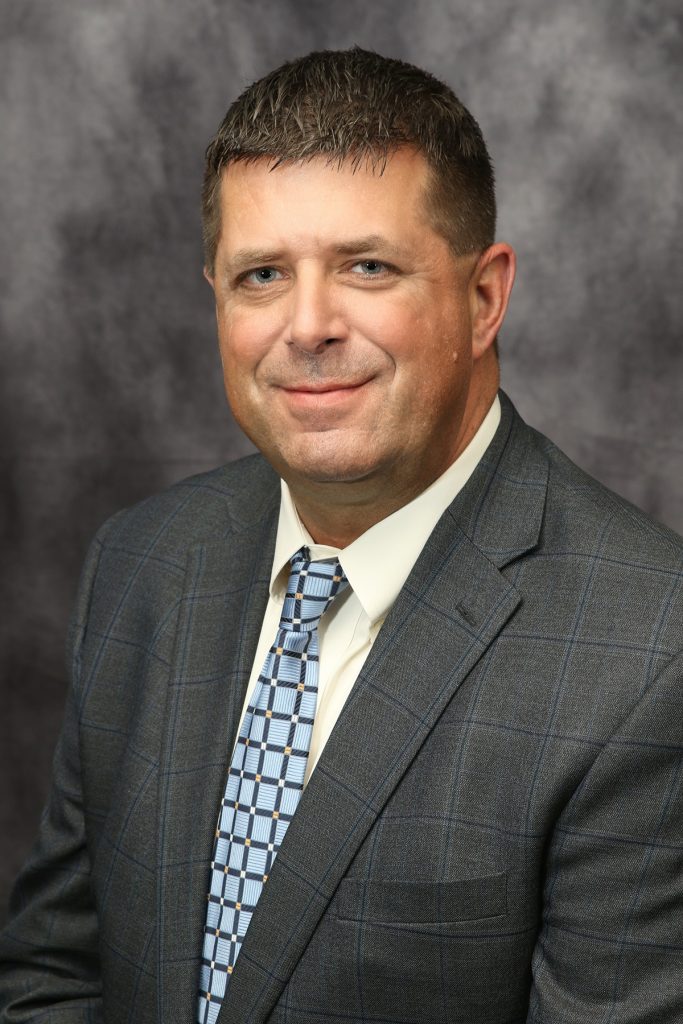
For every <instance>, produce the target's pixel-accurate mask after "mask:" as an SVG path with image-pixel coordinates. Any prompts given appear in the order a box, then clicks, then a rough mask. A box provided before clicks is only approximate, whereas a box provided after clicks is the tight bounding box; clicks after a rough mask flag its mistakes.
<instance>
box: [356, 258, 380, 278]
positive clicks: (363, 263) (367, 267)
mask: <svg viewBox="0 0 683 1024" xmlns="http://www.w3.org/2000/svg"><path fill="white" fill-rule="evenodd" d="M353 267H354V270H355V268H356V267H362V268H363V269H362V271H361V272H360V274H359V276H361V277H379V276H380V274H383V273H384V271H385V270H386V269H387V265H386V263H380V261H379V260H360V261H359V262H358V263H354V265H353Z"/></svg>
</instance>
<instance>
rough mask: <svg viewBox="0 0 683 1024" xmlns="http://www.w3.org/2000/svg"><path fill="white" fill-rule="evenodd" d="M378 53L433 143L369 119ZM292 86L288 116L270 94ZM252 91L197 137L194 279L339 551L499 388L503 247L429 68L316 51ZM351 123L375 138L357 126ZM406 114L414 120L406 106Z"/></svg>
mask: <svg viewBox="0 0 683 1024" xmlns="http://www.w3.org/2000/svg"><path fill="white" fill-rule="evenodd" d="M337 58H338V60H337ZM356 64H358V67H359V68H360V69H361V71H362V74H361V71H358V72H357V73H356V72H354V74H355V77H354V74H351V70H352V69H353V68H354V67H355V66H356ZM323 65H324V66H325V67H326V68H327V71H328V74H330V75H331V74H332V69H333V68H336V72H335V74H336V84H335V87H334V89H333V90H332V92H333V93H334V94H335V95H336V96H337V106H338V109H337V110H336V111H334V117H335V118H336V122H335V123H336V125H337V127H336V128H335V130H334V131H330V119H331V117H332V113H333V111H332V110H331V109H330V110H328V112H327V114H325V116H323V115H322V114H321V113H320V109H319V108H316V107H315V106H314V98H315V96H314V92H313V91H312V86H311V81H312V80H315V81H317V82H320V83H321V88H322V81H323V79H322V77H321V74H322V72H321V67H322V66H323ZM385 65H389V70H390V71H391V74H393V75H394V76H398V77H399V80H400V81H402V83H403V91H404V92H405V93H406V94H409V93H410V85H409V83H410V82H411V81H412V82H413V83H414V89H413V95H412V96H411V97H410V103H408V102H406V101H405V97H401V96H400V90H399V89H398V85H397V83H396V81H394V90H393V92H394V101H393V102H394V103H395V104H398V103H399V100H401V104H402V107H405V109H406V111H407V110H408V109H409V108H410V106H411V104H412V105H413V106H414V107H415V108H416V109H418V110H419V109H423V110H426V111H429V110H431V117H432V120H433V121H434V120H435V119H436V118H437V112H438V111H439V109H440V110H441V113H440V114H439V116H440V117H441V120H442V121H443V122H444V127H443V131H444V136H445V137H444V139H443V140H442V141H441V143H440V142H439V137H438V132H437V131H436V129H435V127H434V123H432V124H431V127H430V128H429V131H427V129H426V128H425V138H427V137H429V138H430V139H431V142H430V143H429V145H430V147H431V148H430V150H429V151H428V150H427V149H426V148H425V146H426V143H425V144H424V145H423V144H421V143H420V142H416V141H415V139H414V138H413V137H412V135H409V134H406V132H407V130H406V129H405V127H403V126H402V124H401V123H399V121H398V120H397V119H396V118H392V117H389V118H382V117H381V116H380V115H379V113H378V112H377V111H376V110H375V109H374V108H371V109H370V110H369V111H368V112H366V111H365V106H366V105H368V106H369V104H370V103H371V102H373V101H375V100H376V99H377V97H378V95H379V94H380V93H382V92H384V93H387V89H388V86H387V82H386V78H387V75H388V74H389V72H388V70H387V67H386V66H385ZM372 66H375V67H376V68H377V75H378V83H377V84H376V86H375V87H373V79H372V76H371V75H370V71H369V68H370V67H372ZM343 69H346V71H343ZM314 72H315V73H314ZM342 72H343V73H342ZM281 76H284V78H285V79H286V80H287V81H288V82H290V84H289V86H288V90H289V91H287V90H284V91H283V89H284V87H281V86H282V83H281V82H280V77H281ZM401 76H404V77H403V78H401ZM389 77H390V78H391V75H389ZM278 82H280V84H278ZM361 86H362V88H361ZM297 89H298V91H299V93H300V97H299V105H298V106H296V107H295V109H294V110H293V111H290V108H289V107H288V106H287V104H286V103H284V102H283V96H289V97H290V98H291V93H292V90H294V91H296V90H297ZM335 89H336V90H337V91H336V93H335ZM307 90H308V91H307ZM250 93H251V94H253V95H252V96H251V98H250V99H247V100H245V96H246V97H249V95H250ZM323 94H325V90H324V89H323ZM245 96H243V97H242V98H241V99H240V100H238V101H237V104H236V106H235V107H233V108H232V109H231V111H230V112H229V113H228V115H227V117H226V120H225V121H224V123H223V126H222V128H221V129H220V131H219V133H218V136H217V138H216V140H215V141H214V143H212V144H211V146H210V147H209V151H208V153H209V156H208V169H207V177H206V182H207V185H206V189H205V199H206V205H207V210H208V211H209V212H208V213H207V221H206V223H207V224H208V225H209V226H211V224H212V221H211V217H213V216H214V213H211V210H214V212H215V214H217V217H218V219H217V220H216V222H215V224H213V227H211V229H210V232H209V238H208V243H207V267H206V276H207V277H208V279H209V281H210V282H211V284H212V286H213V288H214V292H215V296H216V310H217V318H218V332H219V340H220V347H221V357H222V361H223V369H224V376H225V385H226V391H227V395H228V399H229V402H230V405H231V407H232V410H233V413H234V415H235V418H236V419H237V421H238V423H240V425H241V426H242V428H243V429H244V431H245V432H246V433H247V434H248V436H249V437H250V438H251V439H252V440H253V441H254V443H255V444H256V445H257V447H258V448H260V449H261V451H262V452H263V453H264V454H265V456H266V458H268V460H269V461H270V462H271V464H272V465H273V466H274V467H275V469H276V470H277V471H278V472H279V473H280V475H281V476H283V477H284V478H285V479H286V480H287V482H288V483H289V484H290V487H291V488H292V491H293V493H294V497H295V500H296V502H297V507H298V508H299V511H300V513H301V514H302V518H303V519H304V522H305V523H306V525H307V526H308V527H309V530H310V531H311V533H312V534H313V536H314V537H315V538H316V539H322V538H323V537H325V538H326V539H327V540H328V542H332V541H335V542H337V543H341V542H342V541H343V542H344V543H348V542H349V540H351V539H353V537H354V536H358V535H359V534H360V533H361V532H363V531H364V530H365V529H367V528H369V526H371V525H373V523H375V522H378V521H379V520H380V519H382V518H384V517H385V516H387V515H389V514H391V512H393V511H395V510H396V509H397V508H399V507H401V505H403V504H406V503H407V502H408V501H410V500H411V499H412V498H413V497H415V496H416V495H417V494H419V493H420V492H421V491H422V490H424V489H425V488H426V487H427V486H429V484H430V483H431V482H432V481H433V480H434V479H436V477H437V476H439V475H440V474H441V473H442V472H443V471H444V470H445V469H446V468H447V467H448V466H449V465H450V464H451V462H452V461H453V460H454V459H455V458H456V457H457V456H458V455H459V454H460V452H461V451H462V450H463V449H464V447H465V446H466V445H467V443H468V441H469V440H470V439H471V437H472V436H473V434H474V433H475V431H476V429H477V427H478V425H479V423H481V420H482V419H483V417H484V415H485V414H486V411H487V409H488V408H489V406H490V404H491V402H492V401H493V398H494V396H495V393H496V389H497V386H498V364H497V358H496V356H495V353H494V342H495V337H496V333H497V330H498V327H499V325H500V323H501V321H502V319H503V316H504V313H505V309H506V306H507V300H508V296H509V292H510V289H511V287H512V280H513V276H514V254H513V253H512V250H511V249H510V247H509V246H506V245H504V244H502V243H498V244H491V241H492V232H493V226H494V206H493V189H492V179H491V173H490V164H489V161H488V157H487V155H486V150H485V148H484V144H483V142H482V141H481V136H480V134H479V131H478V128H477V127H476V124H475V122H474V121H473V119H472V118H471V117H470V115H469V114H467V112H466V111H464V108H462V107H461V105H460V104H459V103H458V101H457V100H455V98H454V97H452V94H450V93H449V90H447V89H446V87H445V86H442V85H441V84H440V83H438V82H436V81H435V80H434V79H432V78H431V76H429V75H427V74H426V73H424V72H421V71H418V70H417V69H411V68H409V67H408V66H407V65H403V64H401V63H399V62H396V61H384V60H383V58H380V57H378V56H376V55H374V54H363V53H362V51H351V52H350V53H341V54H321V55H316V54H313V55H311V56H310V57H308V58H304V59H303V60H302V61H300V62H297V63H295V64H293V65H288V66H286V67H285V69H283V70H281V71H280V72H274V73H273V75H271V76H268V78H267V79H264V80H263V81H262V82H260V83H256V85H255V86H252V88H251V90H247V93H246V94H245ZM301 96H307V97H308V98H307V99H306V101H305V102H303V101H302V100H301ZM449 96H450V99H448V102H446V99H447V98H448V97H449ZM341 97H345V99H343V100H342V98H341ZM344 104H347V106H345V105H344ZM430 104H431V107H430ZM444 105H445V107H446V111H447V112H446V114H445V115H444V113H443V107H444ZM319 106H320V105H319ZM327 106H328V107H330V108H331V107H332V106H334V105H333V104H331V102H330V100H329V97H328V100H327ZM245 109H248V111H249V115H248V117H247V116H246V115H244V114H243V113H242V114H240V111H244V110H245ZM345 110H346V118H344V111H345ZM274 112H275V113H274ZM318 115H319V116H318ZM261 117H262V119H263V120H262V121H261ZM316 117H318V120H319V126H318V128H319V130H316V131H313V127H314V124H313V123H314V122H315V120H316ZM245 118H246V120H245ZM425 118H426V119H427V120H428V118H427V114H425ZM281 120H282V121H283V122H286V123H287V125H288V127H287V129H286V130H284V128H283V129H282V130H280V129H281V124H280V122H281ZM361 121H364V122H368V123H372V125H374V127H373V129H372V132H369V130H368V129H367V125H366V127H365V128H363V129H362V131H361V129H358V130H356V126H357V124H359V123H360V122H361ZM243 122H244V123H243ZM345 123H346V126H347V128H348V131H346V132H344V131H343V130H342V127H343V126H344V124H345ZM412 123H413V127H414V128H415V130H416V131H417V130H418V128H419V125H420V120H419V118H416V117H413V120H412ZM457 124H460V125H462V126H463V129H462V131H463V136H462V139H461V140H460V142H458V141H457ZM226 125H227V126H228V127H227V128H226ZM293 125H294V126H297V125H299V126H300V127H299V129H298V145H299V148H298V149H297V148H296V147H295V146H294V144H293V143H292V142H291V139H292V138H294V139H296V137H297V129H296V127H293ZM340 126H342V127H340ZM369 135H373V142H372V145H370V144H369V143H368V142H367V139H368V137H369ZM360 136H363V137H365V139H366V143H365V145H361V144H360V143H359V141H358V139H359V137H360ZM285 137H289V138H290V144H291V145H290V148H289V149H287V150H286V151H283V148H282V147H283V139H284V138H285ZM352 137H353V138H355V140H356V141H355V142H354V143H353V144H351V143H350V142H349V139H350V138H352ZM247 138H249V139H250V140H251V141H250V142H249V144H248V145H247V141H246V140H247ZM237 139H241V142H240V144H239V146H238V145H237V143H236V141H235V140H237ZM306 146H308V148H306ZM321 146H322V148H321ZM335 147H336V148H335ZM219 151H220V153H221V154H222V155H219ZM446 153H457V156H452V157H450V158H447V157H446V156H445V155H444V154H446ZM435 161H436V162H437V163H438V162H439V161H440V162H441V164H442V165H443V173H441V172H440V176H439V177H438V178H437V176H436V171H435ZM449 163H451V164H452V166H451V167H450V169H449V167H448V166H447V165H449ZM448 175H450V177H448ZM444 180H446V181H447V185H445V186H443V188H442V182H443V181H444ZM212 182H213V183H212ZM456 183H460V184H459V185H457V184H456ZM458 188H462V190H463V191H462V192H458V191H457V189H458ZM449 189H450V190H451V192H452V200H453V203H452V205H449V204H450V202H451V196H450V193H449ZM211 190H214V191H215V193H216V194H215V196H214V198H213V199H211V200H209V192H210V191H211ZM446 194H448V195H449V199H448V203H447V204H446V206H444V198H443V197H444V195H446ZM458 195H460V201H459V202H458V200H457V196H458ZM439 196H440V198H438V197H439ZM435 197H437V198H435ZM487 197H488V198H487ZM446 207H448V211H449V212H448V213H443V210H444V209H445V208H446Z"/></svg>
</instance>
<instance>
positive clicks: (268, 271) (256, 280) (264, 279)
mask: <svg viewBox="0 0 683 1024" xmlns="http://www.w3.org/2000/svg"><path fill="white" fill-rule="evenodd" d="M281 276H282V275H281V273H280V271H279V270H277V269H276V268H275V267H257V268H256V270H249V271H248V272H247V273H246V274H244V275H243V276H242V278H241V281H243V282H244V283H246V284H250V285H255V286H256V287H257V288H263V287H264V286H265V285H268V284H272V283H273V281H279V280H280V277H281Z"/></svg>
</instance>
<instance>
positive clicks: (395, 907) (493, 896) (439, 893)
mask: <svg viewBox="0 0 683 1024" xmlns="http://www.w3.org/2000/svg"><path fill="white" fill-rule="evenodd" d="M505 913H507V875H506V873H505V872H501V873H500V874H497V875H486V876H485V877H483V878H458V879H454V880H452V881H445V882H410V881H383V880H380V879H373V880H371V881H360V880H357V879H355V878H347V879H345V880H344V881H343V882H342V883H341V885H340V886H339V890H338V892H337V914H338V916H339V917H340V918H342V919H343V920H345V921H361V920H362V921H368V920H375V921H383V922H387V923H389V922H393V923H402V924H409V923H415V924H417V923H427V922H432V923H445V922H448V921H473V920H476V919H477V918H482V917H497V916H498V915H500V914H505Z"/></svg>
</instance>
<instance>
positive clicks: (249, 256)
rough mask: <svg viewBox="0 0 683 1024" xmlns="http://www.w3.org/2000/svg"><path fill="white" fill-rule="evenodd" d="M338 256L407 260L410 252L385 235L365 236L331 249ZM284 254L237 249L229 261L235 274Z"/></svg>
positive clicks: (263, 264)
mask: <svg viewBox="0 0 683 1024" xmlns="http://www.w3.org/2000/svg"><path fill="white" fill-rule="evenodd" d="M331 248H332V251H333V252H334V253H336V254H337V255H338V256H359V255H360V254H361V253H365V252H376V253H377V254H378V255H387V256H395V257H398V258H405V257H406V256H409V255H410V253H409V250H408V249H404V248H403V247H402V246H398V245H395V244H394V243H393V242H390V241H389V239H388V238H385V237H384V235H364V236H363V237H362V238H351V239H349V240H348V241H346V242H339V243H338V244H337V245H334V246H332V247H331ZM283 255H284V253H283V251H282V250H281V249H237V250H236V251H235V253H234V254H233V256H232V257H231V258H230V259H229V260H228V261H227V262H228V267H229V268H230V270H231V271H233V272H239V271H241V270H247V269H249V268H250V267H264V266H268V265H269V264H271V263H277V262H279V261H280V260H281V259H282V257H283Z"/></svg>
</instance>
